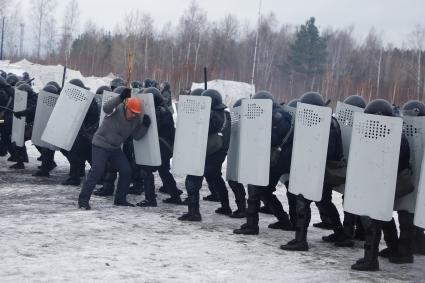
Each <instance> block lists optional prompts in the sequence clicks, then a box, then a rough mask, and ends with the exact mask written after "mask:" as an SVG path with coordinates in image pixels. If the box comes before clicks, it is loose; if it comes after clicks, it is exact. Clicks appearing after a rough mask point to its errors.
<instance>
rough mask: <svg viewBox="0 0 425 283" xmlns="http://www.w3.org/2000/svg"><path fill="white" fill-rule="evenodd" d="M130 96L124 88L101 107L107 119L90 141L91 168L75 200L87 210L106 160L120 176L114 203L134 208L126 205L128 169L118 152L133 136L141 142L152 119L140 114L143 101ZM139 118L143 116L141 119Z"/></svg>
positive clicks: (123, 155) (128, 164)
mask: <svg viewBox="0 0 425 283" xmlns="http://www.w3.org/2000/svg"><path fill="white" fill-rule="evenodd" d="M130 96H131V89H129V88H126V89H125V90H124V91H123V92H122V93H121V94H120V95H119V96H117V97H115V98H112V99H111V100H109V101H108V102H107V103H105V105H104V106H103V111H104V112H105V113H106V117H105V119H104V120H103V122H102V125H101V126H100V127H99V129H98V130H97V132H96V133H95V135H94V137H93V141H92V167H91V169H90V172H89V174H88V175H87V178H86V180H85V182H84V184H83V187H82V189H81V192H80V195H79V197H78V207H79V208H81V209H85V210H90V205H89V201H90V197H91V194H92V192H93V190H94V188H95V186H96V183H97V181H99V180H100V179H101V178H102V176H103V173H104V172H105V166H106V163H107V162H108V161H109V162H110V163H111V164H112V166H114V167H115V169H116V170H117V171H118V173H119V179H118V186H117V191H116V193H115V200H114V204H115V205H118V206H134V205H133V204H131V203H129V202H127V193H128V189H129V186H130V181H131V166H130V163H129V161H128V159H127V157H126V156H125V154H124V153H123V151H122V150H121V145H122V144H123V142H124V141H125V140H126V139H127V138H128V137H130V135H132V137H133V139H135V140H139V139H141V138H142V137H143V136H144V135H145V134H146V132H147V129H148V128H149V126H150V123H151V120H150V118H149V116H148V115H146V114H145V115H143V114H142V101H140V99H139V98H137V97H133V98H130ZM140 115H143V116H142V117H140Z"/></svg>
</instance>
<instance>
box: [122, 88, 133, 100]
mask: <svg viewBox="0 0 425 283" xmlns="http://www.w3.org/2000/svg"><path fill="white" fill-rule="evenodd" d="M130 96H131V89H130V88H128V87H126V88H125V89H124V90H123V91H122V93H121V94H120V99H121V101H124V100H125V99H126V98H130Z"/></svg>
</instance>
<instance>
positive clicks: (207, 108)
mask: <svg viewBox="0 0 425 283" xmlns="http://www.w3.org/2000/svg"><path fill="white" fill-rule="evenodd" d="M210 112H211V98H210V97H207V96H190V95H180V96H179V113H178V116H177V127H176V135H175V141H174V151H173V160H172V166H171V171H172V173H173V174H178V175H193V176H203V175H204V169H205V157H206V153H207V142H208V128H209V123H210Z"/></svg>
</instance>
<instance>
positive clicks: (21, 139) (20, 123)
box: [12, 89, 28, 147]
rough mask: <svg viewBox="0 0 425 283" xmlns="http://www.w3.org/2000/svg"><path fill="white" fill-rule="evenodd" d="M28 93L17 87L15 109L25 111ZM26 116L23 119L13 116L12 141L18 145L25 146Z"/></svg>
mask: <svg viewBox="0 0 425 283" xmlns="http://www.w3.org/2000/svg"><path fill="white" fill-rule="evenodd" d="M27 97H28V94H27V93H26V92H25V91H21V90H18V89H15V98H14V101H13V111H14V112H17V111H23V110H25V109H27ZM25 120H26V119H25V117H22V118H21V119H18V118H16V117H15V116H13V121H12V142H15V143H16V145H17V146H21V147H22V146H24V144H25Z"/></svg>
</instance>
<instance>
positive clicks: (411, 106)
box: [402, 100, 425, 116]
mask: <svg viewBox="0 0 425 283" xmlns="http://www.w3.org/2000/svg"><path fill="white" fill-rule="evenodd" d="M402 109H403V111H406V112H405V113H406V114H407V115H408V112H409V111H414V112H415V114H416V116H425V103H423V102H422V101H419V100H410V101H408V102H406V103H405V104H404V105H403V108H402ZM408 116H410V115H408Z"/></svg>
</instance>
